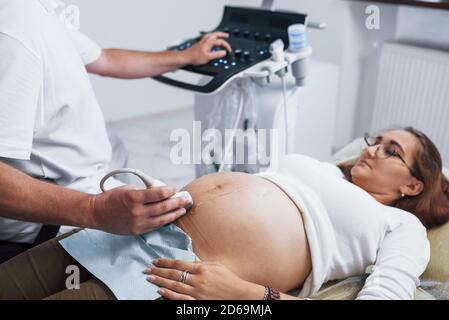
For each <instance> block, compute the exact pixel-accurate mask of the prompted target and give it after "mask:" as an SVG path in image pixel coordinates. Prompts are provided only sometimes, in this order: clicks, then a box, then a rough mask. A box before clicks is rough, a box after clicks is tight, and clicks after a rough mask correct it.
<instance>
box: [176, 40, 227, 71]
mask: <svg viewBox="0 0 449 320" xmlns="http://www.w3.org/2000/svg"><path fill="white" fill-rule="evenodd" d="M228 37H229V34H227V33H225V32H213V33H207V34H205V35H204V36H203V38H201V40H200V41H199V42H197V43H195V44H194V45H193V46H192V47H191V48H189V49H187V50H185V51H184V53H185V54H186V55H187V61H189V64H192V65H202V64H206V63H208V62H209V61H211V60H214V59H220V58H223V57H224V56H226V54H227V52H232V48H231V46H230V45H229V43H228V42H227V41H226V40H224V39H226V38H228ZM214 47H221V48H223V50H218V51H212V49H213V48H214Z"/></svg>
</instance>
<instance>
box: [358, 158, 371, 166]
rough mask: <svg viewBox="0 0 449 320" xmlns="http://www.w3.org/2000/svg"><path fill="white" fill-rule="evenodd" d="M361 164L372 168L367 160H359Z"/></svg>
mask: <svg viewBox="0 0 449 320" xmlns="http://www.w3.org/2000/svg"><path fill="white" fill-rule="evenodd" d="M359 163H361V164H365V165H367V166H368V167H370V168H371V166H370V164H369V163H368V162H367V161H366V160H363V159H360V160H359Z"/></svg>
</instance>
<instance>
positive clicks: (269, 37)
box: [265, 33, 271, 41]
mask: <svg viewBox="0 0 449 320" xmlns="http://www.w3.org/2000/svg"><path fill="white" fill-rule="evenodd" d="M265 40H266V41H270V40H271V34H269V33H267V34H266V35H265Z"/></svg>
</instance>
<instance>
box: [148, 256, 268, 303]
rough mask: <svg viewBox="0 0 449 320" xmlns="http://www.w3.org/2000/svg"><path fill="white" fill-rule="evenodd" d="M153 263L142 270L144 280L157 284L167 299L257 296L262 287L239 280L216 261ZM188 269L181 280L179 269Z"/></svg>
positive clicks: (261, 293) (217, 298)
mask: <svg viewBox="0 0 449 320" xmlns="http://www.w3.org/2000/svg"><path fill="white" fill-rule="evenodd" d="M153 264H154V267H150V268H148V269H146V270H145V271H144V273H145V274H148V275H149V277H148V281H150V282H151V283H153V284H155V285H157V286H159V287H160V289H159V293H160V294H161V296H163V297H164V298H166V299H169V300H196V299H198V300H222V299H223V300H237V299H244V300H250V299H255V300H261V299H263V297H264V292H265V288H264V287H263V286H259V285H256V284H253V283H250V282H247V281H244V280H242V279H241V278H239V277H238V276H237V275H235V274H234V273H233V272H231V271H230V270H229V269H228V268H226V267H225V266H224V265H222V264H220V263H216V262H186V261H181V260H170V259H157V260H155V261H153ZM184 271H188V275H187V278H186V279H185V281H184V282H181V280H182V273H183V272H184Z"/></svg>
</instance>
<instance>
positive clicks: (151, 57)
mask: <svg viewBox="0 0 449 320" xmlns="http://www.w3.org/2000/svg"><path fill="white" fill-rule="evenodd" d="M227 37H228V34H227V33H223V32H214V33H209V34H206V35H205V36H204V37H203V38H202V39H201V40H200V41H199V42H197V43H196V44H195V45H193V46H192V47H191V48H189V49H187V50H184V51H178V52H174V51H162V52H145V51H133V50H124V49H103V50H102V54H101V56H100V58H98V59H97V60H96V61H94V62H93V63H91V64H88V65H87V66H86V69H87V71H88V72H90V73H94V74H98V75H100V76H105V77H114V78H122V79H138V78H145V77H154V76H158V75H160V74H163V73H166V72H169V71H173V70H176V69H179V68H181V67H183V66H186V65H189V64H191V65H201V64H206V63H208V62H209V61H211V60H213V59H218V58H222V57H224V56H225V55H226V53H227V51H229V52H230V51H232V49H231V47H230V45H229V44H228V43H227V42H226V40H224V39H225V38H227ZM214 47H222V48H224V49H225V50H219V51H215V52H213V51H212V48H214Z"/></svg>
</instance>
